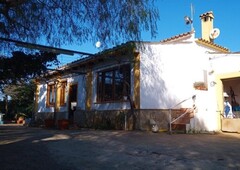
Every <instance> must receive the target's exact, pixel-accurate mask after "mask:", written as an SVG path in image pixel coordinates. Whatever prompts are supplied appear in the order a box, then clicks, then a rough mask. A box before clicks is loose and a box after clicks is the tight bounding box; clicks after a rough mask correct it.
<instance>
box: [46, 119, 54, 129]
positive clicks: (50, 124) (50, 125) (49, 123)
mask: <svg viewBox="0 0 240 170" xmlns="http://www.w3.org/2000/svg"><path fill="white" fill-rule="evenodd" d="M54 122H55V121H54V119H52V118H48V119H45V120H44V123H45V127H46V128H53V127H54V126H55V123H54Z"/></svg>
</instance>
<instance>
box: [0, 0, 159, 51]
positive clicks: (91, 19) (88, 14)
mask: <svg viewBox="0 0 240 170" xmlns="http://www.w3.org/2000/svg"><path fill="white" fill-rule="evenodd" d="M154 2H155V0H114V1H107V0H95V1H88V0H84V1H79V0H61V1H59V0H41V1H35V0H27V1H26V0H18V1H7V0H1V1H0V33H1V34H2V35H4V37H6V38H14V39H17V40H24V41H28V42H36V41H39V40H46V41H47V42H48V43H50V44H51V45H54V46H59V45H60V44H71V43H73V42H74V43H79V44H81V43H82V42H86V41H92V42H94V43H95V42H96V41H97V40H100V41H101V42H102V44H103V45H104V44H105V45H106V44H107V43H109V42H110V43H113V44H117V43H119V42H118V41H119V40H123V41H128V40H140V38H141V33H140V32H141V31H142V30H146V31H150V32H151V35H152V36H155V35H156V33H157V32H156V30H157V26H156V21H157V20H158V18H159V15H158V10H157V8H156V6H155V4H154Z"/></svg>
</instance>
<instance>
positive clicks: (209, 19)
mask: <svg viewBox="0 0 240 170" xmlns="http://www.w3.org/2000/svg"><path fill="white" fill-rule="evenodd" d="M200 18H201V25H202V39H204V40H206V41H211V42H213V39H210V37H209V35H210V32H211V31H212V29H213V19H214V16H213V12H212V11H209V12H206V13H204V14H202V15H200Z"/></svg>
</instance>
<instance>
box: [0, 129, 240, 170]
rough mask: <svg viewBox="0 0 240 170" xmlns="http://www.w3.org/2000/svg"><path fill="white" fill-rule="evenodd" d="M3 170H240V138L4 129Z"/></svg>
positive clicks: (0, 163)
mask: <svg viewBox="0 0 240 170" xmlns="http://www.w3.org/2000/svg"><path fill="white" fill-rule="evenodd" d="M0 167H1V168H0V169H2V170H22V169H24V170H28V169H31V170H40V169H41V170H48V169H49V170H53V169H54V170H75V169H76V170H77V169H80V170H85V169H86V170H87V169H89V170H94V169H104V170H108V169H123V170H125V169H126V170H128V169H131V170H134V169H136V170H137V169H144V170H145V169H150V170H154V169H204V170H206V169H218V170H221V169H240V134H236V133H218V134H173V135H168V134H167V133H152V132H143V131H102V130H86V129H84V130H83V129H81V130H54V129H43V128H32V127H24V126H17V125H1V126H0Z"/></svg>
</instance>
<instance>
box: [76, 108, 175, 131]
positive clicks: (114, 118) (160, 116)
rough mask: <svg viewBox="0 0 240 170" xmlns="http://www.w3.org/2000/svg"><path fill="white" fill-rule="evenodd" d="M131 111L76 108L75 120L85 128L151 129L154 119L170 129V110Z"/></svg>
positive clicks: (158, 123) (162, 126)
mask: <svg viewBox="0 0 240 170" xmlns="http://www.w3.org/2000/svg"><path fill="white" fill-rule="evenodd" d="M175 112H176V113H178V112H179V110H173V111H172V115H175ZM131 113H132V112H131V110H108V111H106V110H105V111H97V110H95V111H86V110H76V111H75V112H74V122H75V123H76V124H77V125H78V126H79V127H84V128H94V129H117V130H124V129H125V128H126V130H146V131H150V130H152V125H151V122H150V120H153V121H154V122H156V125H157V126H158V127H159V130H160V131H167V130H168V123H169V110H157V109H156V110H150V109H149V110H134V114H131ZM125 120H126V121H125Z"/></svg>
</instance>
